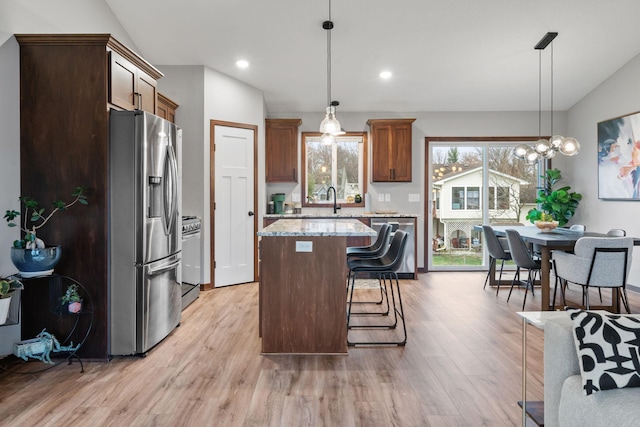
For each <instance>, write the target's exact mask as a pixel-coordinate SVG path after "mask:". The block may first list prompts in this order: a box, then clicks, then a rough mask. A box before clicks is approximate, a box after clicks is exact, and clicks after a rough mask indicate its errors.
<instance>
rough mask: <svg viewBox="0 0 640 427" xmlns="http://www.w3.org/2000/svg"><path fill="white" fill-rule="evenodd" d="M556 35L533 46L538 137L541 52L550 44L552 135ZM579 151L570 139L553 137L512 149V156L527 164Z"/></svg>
mask: <svg viewBox="0 0 640 427" xmlns="http://www.w3.org/2000/svg"><path fill="white" fill-rule="evenodd" d="M557 35H558V33H551V32H550V33H547V34H545V36H544V37H543V38H542V39H541V40H540V41H539V42H538V44H536V45H535V46H534V49H536V50H538V51H539V59H538V135H539V136H541V135H542V51H543V50H544V49H545V48H546V47H547V46H548V45H549V44H551V135H553V43H552V42H553V39H555V38H556V36H557ZM579 151H580V143H579V142H578V141H577V140H576V139H575V138H571V137H564V136H561V135H553V136H552V137H551V138H550V139H548V140H547V139H544V138H542V137H541V138H540V139H539V140H538V141H536V142H535V143H534V144H533V147H530V146H528V145H526V144H521V145H518V146H517V147H516V148H514V149H513V155H514V156H515V157H516V158H518V159H521V160H526V161H527V162H528V163H530V164H533V163H536V162H537V161H538V160H539V159H551V158H553V157H554V156H555V155H556V153H557V152H560V153H561V154H564V155H565V156H575V155H576V154H578V152H579Z"/></svg>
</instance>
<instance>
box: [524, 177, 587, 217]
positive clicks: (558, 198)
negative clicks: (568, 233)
mask: <svg viewBox="0 0 640 427" xmlns="http://www.w3.org/2000/svg"><path fill="white" fill-rule="evenodd" d="M540 177H541V178H542V179H543V180H544V185H543V187H542V188H540V189H539V190H538V198H537V199H536V203H537V204H538V206H539V208H533V209H531V210H529V212H528V213H527V219H528V220H529V221H531V223H532V224H536V221H542V222H555V221H557V224H556V225H559V226H560V227H562V226H564V225H565V224H567V222H569V220H570V219H571V217H572V216H573V215H575V213H576V209H577V208H578V205H579V204H580V200H582V194H580V193H576V192H574V191H571V187H569V186H564V187H560V188H555V186H556V184H557V183H558V182H559V181H560V180H562V173H561V172H560V169H547V171H546V172H545V174H544V175H541V176H540ZM536 225H537V224H536Z"/></svg>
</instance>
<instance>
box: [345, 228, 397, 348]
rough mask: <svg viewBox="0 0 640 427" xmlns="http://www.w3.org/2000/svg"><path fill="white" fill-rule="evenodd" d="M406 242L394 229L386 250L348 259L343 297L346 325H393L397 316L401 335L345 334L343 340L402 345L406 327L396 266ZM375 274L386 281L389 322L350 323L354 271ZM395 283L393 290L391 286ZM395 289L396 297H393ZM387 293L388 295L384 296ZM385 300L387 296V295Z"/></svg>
mask: <svg viewBox="0 0 640 427" xmlns="http://www.w3.org/2000/svg"><path fill="white" fill-rule="evenodd" d="M406 246H407V233H406V232H404V231H402V230H398V231H396V232H395V233H394V236H393V239H392V240H391V245H390V246H389V250H388V251H387V252H386V253H385V254H384V255H383V256H381V257H379V258H369V259H359V260H352V261H350V262H349V269H350V272H349V276H350V283H349V288H350V289H349V294H348V301H347V329H378V328H383V329H393V330H395V329H396V327H397V325H398V319H400V320H402V333H403V334H402V337H401V338H400V339H399V340H397V341H350V340H349V339H348V337H347V344H348V345H350V346H355V345H401V346H402V345H405V344H406V342H407V327H406V324H405V320H404V309H403V307H402V297H401V295H400V284H399V281H398V273H397V270H398V269H399V268H400V266H401V264H402V261H403V256H404V251H405V248H406ZM364 273H366V274H371V273H373V274H376V275H377V276H378V279H379V280H380V281H382V282H384V283H385V287H386V283H387V281H389V290H390V294H391V306H392V309H393V319H392V320H391V322H392V323H385V324H358V325H352V324H351V307H352V305H353V290H354V287H355V281H356V278H357V277H358V274H364ZM394 284H395V290H394ZM396 293H397V299H396ZM387 297H388V296H387ZM387 300H388V298H387Z"/></svg>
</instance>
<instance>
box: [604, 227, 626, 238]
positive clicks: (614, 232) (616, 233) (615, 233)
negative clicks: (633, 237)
mask: <svg viewBox="0 0 640 427" xmlns="http://www.w3.org/2000/svg"><path fill="white" fill-rule="evenodd" d="M626 235H627V232H626V231H624V230H623V229H622V228H612V229H611V230H609V231H607V236H611V237H625V236H626Z"/></svg>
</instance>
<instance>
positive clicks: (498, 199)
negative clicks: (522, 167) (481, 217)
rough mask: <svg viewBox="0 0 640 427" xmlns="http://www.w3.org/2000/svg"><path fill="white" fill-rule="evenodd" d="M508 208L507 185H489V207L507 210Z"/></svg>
mask: <svg viewBox="0 0 640 427" xmlns="http://www.w3.org/2000/svg"><path fill="white" fill-rule="evenodd" d="M509 208H510V204H509V187H490V188H489V209H499V210H507V209H509Z"/></svg>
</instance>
